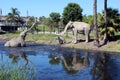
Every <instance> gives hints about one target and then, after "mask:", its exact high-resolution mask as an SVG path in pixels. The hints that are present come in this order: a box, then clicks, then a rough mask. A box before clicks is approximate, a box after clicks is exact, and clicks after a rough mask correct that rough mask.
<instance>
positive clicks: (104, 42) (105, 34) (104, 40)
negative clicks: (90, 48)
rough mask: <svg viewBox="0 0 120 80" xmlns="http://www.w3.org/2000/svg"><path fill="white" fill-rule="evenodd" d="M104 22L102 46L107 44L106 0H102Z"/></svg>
mask: <svg viewBox="0 0 120 80" xmlns="http://www.w3.org/2000/svg"><path fill="white" fill-rule="evenodd" d="M104 20H105V33H104V38H103V44H102V45H105V44H107V42H108V34H107V0H104Z"/></svg>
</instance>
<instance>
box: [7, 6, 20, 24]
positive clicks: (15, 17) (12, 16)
mask: <svg viewBox="0 0 120 80" xmlns="http://www.w3.org/2000/svg"><path fill="white" fill-rule="evenodd" d="M19 14H20V12H19V11H18V10H17V8H11V12H10V13H8V15H7V17H6V21H10V22H11V25H13V26H16V25H17V26H18V23H19V21H20V19H21V18H20V15H19Z"/></svg>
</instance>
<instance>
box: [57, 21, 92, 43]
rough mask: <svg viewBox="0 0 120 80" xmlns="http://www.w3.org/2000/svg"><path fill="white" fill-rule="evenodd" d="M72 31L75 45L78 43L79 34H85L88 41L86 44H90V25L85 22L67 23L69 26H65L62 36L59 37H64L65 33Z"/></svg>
mask: <svg viewBox="0 0 120 80" xmlns="http://www.w3.org/2000/svg"><path fill="white" fill-rule="evenodd" d="M69 29H70V30H72V32H73V41H72V42H74V43H77V35H78V33H82V34H85V37H86V41H85V42H89V39H90V37H89V34H90V30H91V29H90V25H89V24H87V23H85V22H77V21H75V22H72V21H69V22H68V23H67V25H66V26H65V28H64V31H63V32H61V33H60V34H58V35H63V34H64V33H66V32H67V30H69Z"/></svg>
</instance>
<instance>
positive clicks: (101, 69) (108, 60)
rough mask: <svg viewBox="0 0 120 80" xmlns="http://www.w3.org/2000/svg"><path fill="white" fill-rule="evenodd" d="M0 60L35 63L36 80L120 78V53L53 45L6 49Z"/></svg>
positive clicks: (24, 64) (0, 55)
mask: <svg viewBox="0 0 120 80" xmlns="http://www.w3.org/2000/svg"><path fill="white" fill-rule="evenodd" d="M3 45H4V42H0V63H6V62H9V64H10V65H11V66H15V65H22V66H32V67H33V68H34V71H35V73H34V74H35V77H36V80H120V53H109V52H95V51H85V50H79V49H71V48H61V47H60V46H54V45H41V44H39V45H38V44H27V47H23V48H20V47H18V48H5V47H4V46H3Z"/></svg>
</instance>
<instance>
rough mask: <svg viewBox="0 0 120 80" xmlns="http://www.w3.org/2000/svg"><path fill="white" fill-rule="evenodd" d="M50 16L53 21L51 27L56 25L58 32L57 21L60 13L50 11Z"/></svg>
mask: <svg viewBox="0 0 120 80" xmlns="http://www.w3.org/2000/svg"><path fill="white" fill-rule="evenodd" d="M50 18H51V20H52V21H53V27H57V28H58V32H59V25H58V23H59V21H60V14H59V13H56V12H52V13H50Z"/></svg>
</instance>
